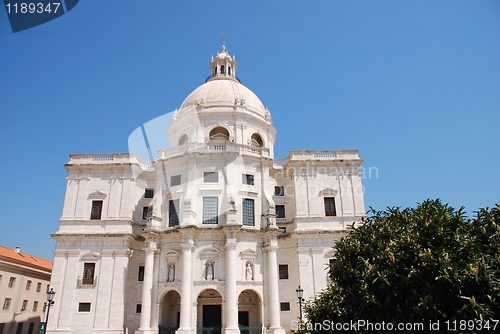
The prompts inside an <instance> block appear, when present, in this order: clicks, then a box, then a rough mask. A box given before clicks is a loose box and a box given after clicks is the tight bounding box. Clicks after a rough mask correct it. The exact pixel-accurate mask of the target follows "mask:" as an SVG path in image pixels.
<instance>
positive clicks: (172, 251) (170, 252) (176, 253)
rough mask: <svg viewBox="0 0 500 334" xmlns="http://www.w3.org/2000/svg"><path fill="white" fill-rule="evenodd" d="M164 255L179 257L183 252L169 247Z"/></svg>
mask: <svg viewBox="0 0 500 334" xmlns="http://www.w3.org/2000/svg"><path fill="white" fill-rule="evenodd" d="M163 255H164V256H166V257H170V258H171V257H179V255H181V252H179V251H178V250H176V249H173V248H171V249H168V250H167V251H166V252H164V253H163Z"/></svg>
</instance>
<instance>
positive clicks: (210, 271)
mask: <svg viewBox="0 0 500 334" xmlns="http://www.w3.org/2000/svg"><path fill="white" fill-rule="evenodd" d="M206 275H207V276H206V279H207V281H213V279H214V263H213V262H207V266H206Z"/></svg>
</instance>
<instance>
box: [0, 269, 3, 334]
mask: <svg viewBox="0 0 500 334" xmlns="http://www.w3.org/2000/svg"><path fill="white" fill-rule="evenodd" d="M2 278H3V275H0V285H2ZM0 334H2V332H0Z"/></svg>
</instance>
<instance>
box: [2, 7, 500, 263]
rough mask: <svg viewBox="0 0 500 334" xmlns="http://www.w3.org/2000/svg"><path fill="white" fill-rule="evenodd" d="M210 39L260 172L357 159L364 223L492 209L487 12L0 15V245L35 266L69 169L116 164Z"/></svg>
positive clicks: (196, 76)
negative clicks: (44, 19)
mask: <svg viewBox="0 0 500 334" xmlns="http://www.w3.org/2000/svg"><path fill="white" fill-rule="evenodd" d="M222 34H225V36H226V37H227V48H228V51H229V52H230V54H235V55H236V60H237V61H238V77H239V78H240V79H241V81H242V83H243V84H244V85H245V86H247V87H248V88H250V89H251V90H253V91H254V92H255V93H256V94H257V96H259V97H260V98H261V100H262V101H263V103H264V105H265V106H267V107H269V109H270V111H271V114H272V117H273V122H274V126H275V127H276V128H277V130H278V134H277V143H276V157H278V158H280V157H286V156H287V155H288V152H289V151H290V150H299V149H358V150H359V155H360V157H361V158H362V159H364V166H365V168H367V169H368V168H372V171H374V170H375V169H376V170H377V171H378V173H375V172H372V175H366V176H367V178H365V179H364V180H363V184H364V186H365V191H366V192H365V205H366V207H367V208H368V207H369V206H372V207H374V208H375V209H379V210H381V209H384V208H386V207H387V206H403V207H407V206H415V205H416V203H417V202H421V201H423V200H425V199H427V198H438V197H439V198H441V199H442V200H443V201H444V202H447V203H450V205H452V206H454V207H460V206H465V207H466V211H467V212H468V214H469V215H472V214H473V211H474V210H477V209H478V208H480V207H485V206H493V205H494V204H495V203H499V202H500V196H499V195H500V194H499V193H500V191H499V189H500V178H499V175H498V174H497V173H498V171H497V169H498V166H500V157H499V156H500V155H499V149H498V144H499V143H500V134H499V131H498V128H499V124H500V1H456V0H453V1H425V0H420V1H410V0H409V1H401V0H395V1H389V0H386V1H245V2H243V1H234V0H233V1H217V2H213V1H210V2H209V1H203V2H202V1H153V0H149V1H138V0H125V1H124V0H121V1H120V0H106V1H96V0H87V1H80V3H79V4H78V5H77V6H76V7H75V8H74V9H73V10H72V11H70V12H68V13H67V14H65V15H63V16H61V17H60V18H58V19H56V20H53V21H51V22H48V23H46V24H44V25H41V26H38V27H35V28H32V29H29V30H26V31H23V32H18V33H15V34H13V33H12V31H11V29H10V26H9V23H8V19H7V15H6V12H5V10H0V111H1V115H2V122H1V123H0V126H1V131H0V138H1V148H0V150H1V151H0V152H1V154H2V157H3V161H4V162H3V164H2V167H1V170H2V173H0V182H1V187H2V188H1V189H2V191H1V192H0V205H1V208H2V212H3V215H2V230H1V233H0V244H1V245H4V246H7V247H11V248H13V247H15V246H21V249H22V250H23V251H25V252H28V253H31V254H33V255H37V256H40V257H43V258H47V259H49V260H51V259H52V258H53V255H52V251H53V249H54V247H55V242H54V241H53V240H52V239H51V237H50V234H51V233H55V232H56V231H57V229H58V219H59V217H60V215H61V209H62V203H63V197H64V192H65V182H66V180H65V177H66V171H65V169H64V167H63V164H64V163H66V162H67V161H69V154H72V153H113V152H127V149H128V148H127V139H128V136H129V135H130V133H131V132H132V131H133V130H134V129H136V128H137V127H138V126H140V125H141V124H143V123H146V122H147V121H149V120H151V119H153V118H155V117H158V116H160V115H163V114H165V113H168V112H171V111H173V110H174V109H175V108H178V107H179V106H180V104H181V103H182V101H183V99H184V98H185V97H186V96H187V95H188V94H189V93H190V92H191V91H193V90H194V89H195V88H196V87H198V86H199V85H200V84H202V83H203V82H204V80H205V78H206V77H207V76H208V75H209V66H208V62H209V60H210V57H211V55H215V54H216V52H217V50H220V46H221V39H220V38H221V37H222Z"/></svg>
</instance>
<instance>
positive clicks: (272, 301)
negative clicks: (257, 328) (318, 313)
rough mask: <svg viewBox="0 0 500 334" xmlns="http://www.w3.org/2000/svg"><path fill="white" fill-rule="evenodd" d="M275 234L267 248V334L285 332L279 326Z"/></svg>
mask: <svg viewBox="0 0 500 334" xmlns="http://www.w3.org/2000/svg"><path fill="white" fill-rule="evenodd" d="M276 235H277V234H276V233H273V235H272V236H271V237H270V239H269V242H268V246H267V265H268V268H267V270H268V277H269V278H268V284H269V287H268V291H269V305H268V307H269V325H270V326H269V329H268V330H267V333H274V334H278V333H280V334H284V333H285V330H284V329H283V328H282V327H281V325H280V299H279V292H278V289H279V282H278V259H277V256H276V250H277V249H278V240H277V236H276Z"/></svg>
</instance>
